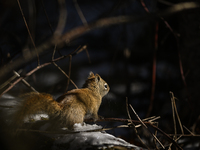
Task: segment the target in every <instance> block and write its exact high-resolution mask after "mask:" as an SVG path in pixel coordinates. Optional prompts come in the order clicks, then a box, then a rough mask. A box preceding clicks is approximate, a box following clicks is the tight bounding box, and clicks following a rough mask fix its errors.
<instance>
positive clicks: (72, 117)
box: [15, 72, 109, 129]
mask: <svg viewBox="0 0 200 150" xmlns="http://www.w3.org/2000/svg"><path fill="white" fill-rule="evenodd" d="M108 91H109V86H108V85H107V83H106V82H105V81H104V80H103V79H102V78H101V77H100V76H99V75H98V74H96V75H94V74H93V73H92V72H91V73H90V75H89V77H88V79H87V80H86V82H85V84H84V85H83V88H82V89H74V90H71V91H68V92H67V93H65V94H63V95H62V96H60V97H59V98H58V99H57V100H56V101H55V100H54V99H53V97H52V96H51V95H50V94H46V93H34V92H32V93H27V94H25V95H24V96H23V99H24V101H23V103H22V105H21V106H20V107H19V109H18V111H17V112H16V117H15V118H16V119H15V121H16V122H17V123H18V124H22V123H23V119H24V117H26V116H29V115H31V114H36V113H39V112H45V113H47V114H48V115H49V117H50V120H52V121H53V122H54V123H53V124H54V125H55V124H56V125H59V126H60V125H61V126H66V127H68V128H69V129H72V128H73V125H74V124H75V123H82V122H83V121H84V118H86V117H89V118H93V119H94V120H97V119H98V110H99V107H100V105H101V101H102V97H103V96H105V95H106V94H107V93H108Z"/></svg>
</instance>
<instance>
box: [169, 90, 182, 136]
mask: <svg viewBox="0 0 200 150" xmlns="http://www.w3.org/2000/svg"><path fill="white" fill-rule="evenodd" d="M170 94H171V99H172V101H173V108H174V110H175V113H176V117H177V119H178V122H179V126H180V128H181V132H182V134H184V131H183V126H182V123H181V119H180V117H179V114H178V111H177V108H176V102H175V100H176V98H175V97H174V93H173V92H171V91H170Z"/></svg>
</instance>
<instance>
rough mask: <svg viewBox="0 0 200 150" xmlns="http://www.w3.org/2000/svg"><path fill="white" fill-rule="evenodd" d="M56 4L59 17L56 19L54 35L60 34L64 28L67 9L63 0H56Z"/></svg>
mask: <svg viewBox="0 0 200 150" xmlns="http://www.w3.org/2000/svg"><path fill="white" fill-rule="evenodd" d="M58 4H59V7H60V15H59V19H58V25H57V28H56V30H55V32H54V36H55V37H58V36H61V35H62V32H63V30H64V28H65V24H66V20H67V9H66V4H65V0H58Z"/></svg>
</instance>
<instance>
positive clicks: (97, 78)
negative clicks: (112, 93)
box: [95, 74, 101, 82]
mask: <svg viewBox="0 0 200 150" xmlns="http://www.w3.org/2000/svg"><path fill="white" fill-rule="evenodd" d="M100 78H101V77H100V75H98V74H96V75H95V81H96V82H99V81H100Z"/></svg>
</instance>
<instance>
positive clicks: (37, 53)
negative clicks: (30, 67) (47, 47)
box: [17, 0, 40, 66]
mask: <svg viewBox="0 0 200 150" xmlns="http://www.w3.org/2000/svg"><path fill="white" fill-rule="evenodd" d="M17 3H18V6H19V9H20V11H21V14H22V17H23V19H24V23H25V25H26V28H27V31H28V34H29V36H30V39H31V42H32V44H33V46H34V49H35V52H36V55H37V58H38V66H39V65H40V59H39V52H38V50H37V48H36V46H35V42H34V40H33V37H32V35H31V32H30V30H29V27H28V24H27V22H26V18H25V16H24V13H23V10H22V7H21V4H20V2H19V0H17Z"/></svg>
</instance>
